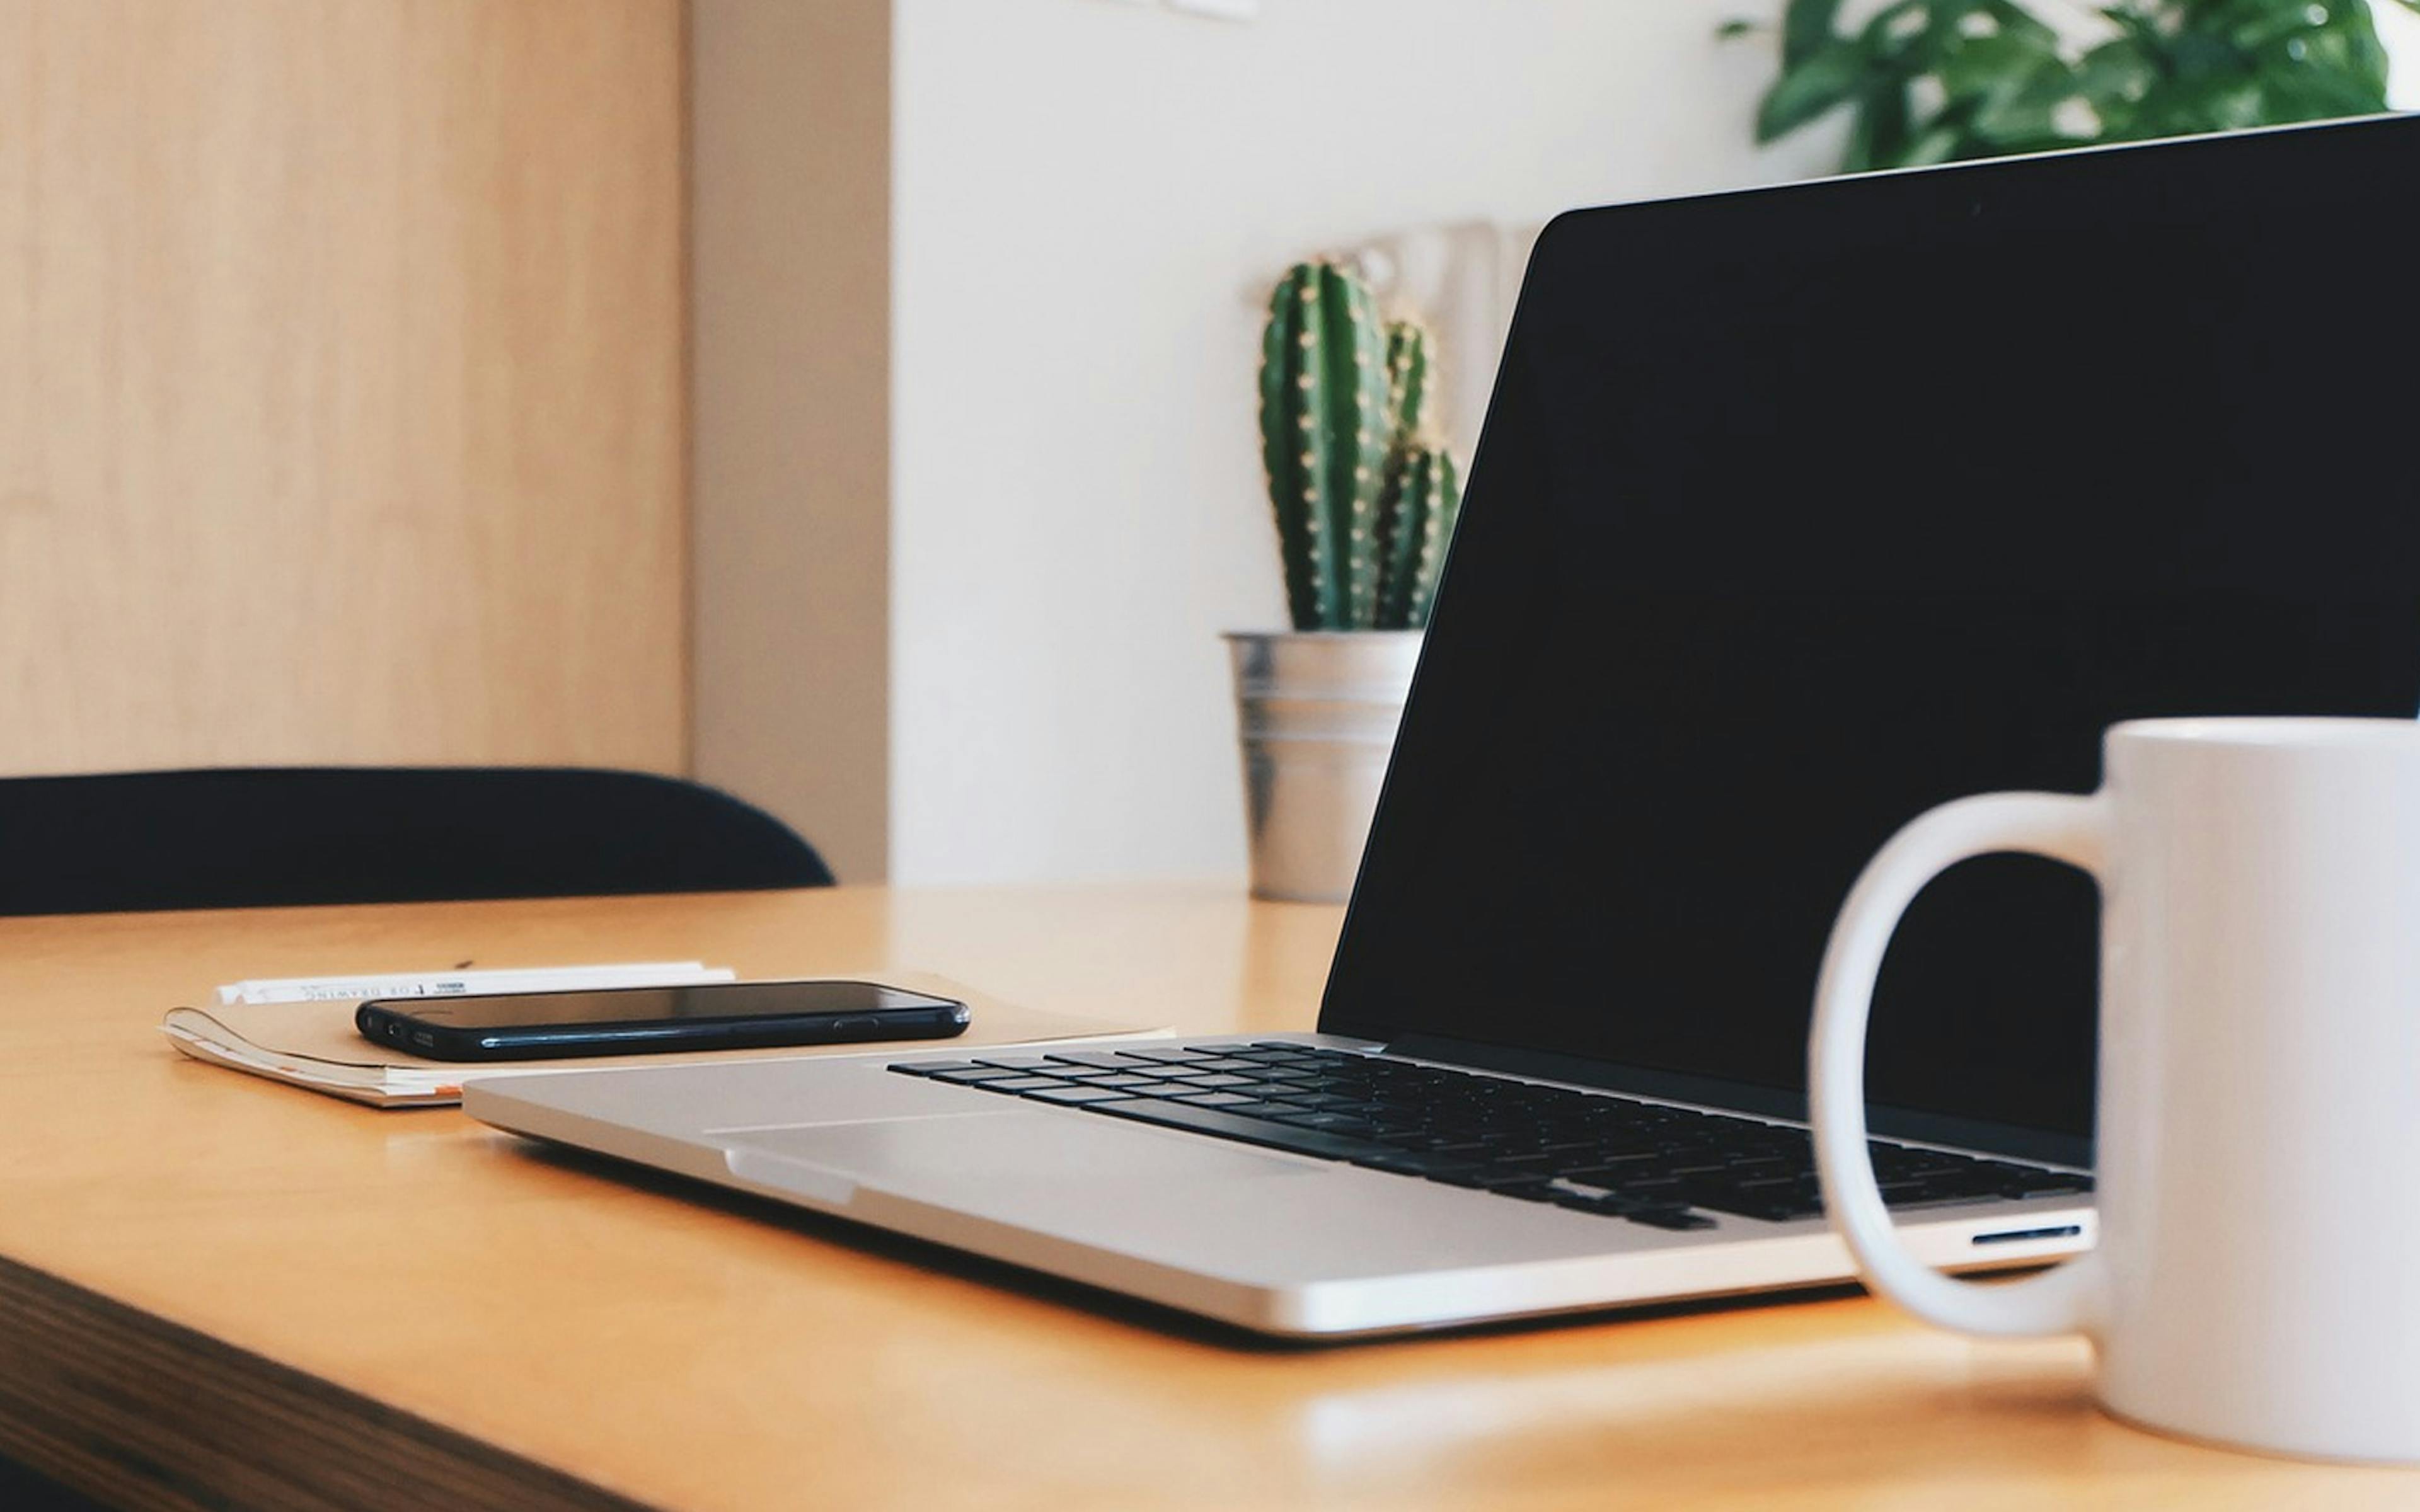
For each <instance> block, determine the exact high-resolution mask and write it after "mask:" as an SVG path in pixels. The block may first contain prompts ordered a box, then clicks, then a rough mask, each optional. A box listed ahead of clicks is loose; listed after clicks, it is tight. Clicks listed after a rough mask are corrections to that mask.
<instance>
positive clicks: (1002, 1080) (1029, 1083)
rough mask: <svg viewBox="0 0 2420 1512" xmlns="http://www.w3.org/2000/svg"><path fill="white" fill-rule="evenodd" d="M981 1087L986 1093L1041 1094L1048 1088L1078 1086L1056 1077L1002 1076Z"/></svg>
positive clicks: (981, 1084) (984, 1083)
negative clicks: (1040, 1092)
mask: <svg viewBox="0 0 2420 1512" xmlns="http://www.w3.org/2000/svg"><path fill="white" fill-rule="evenodd" d="M979 1085H980V1086H981V1088H983V1090H985V1091H986V1092H1039V1091H1041V1090H1043V1089H1044V1088H1062V1089H1064V1088H1072V1087H1074V1086H1075V1085H1076V1084H1075V1083H1074V1082H1066V1081H1061V1080H1060V1079H1059V1078H1058V1077H1056V1076H1000V1077H994V1078H993V1079H992V1080H990V1081H986V1082H983V1083H980V1084H979Z"/></svg>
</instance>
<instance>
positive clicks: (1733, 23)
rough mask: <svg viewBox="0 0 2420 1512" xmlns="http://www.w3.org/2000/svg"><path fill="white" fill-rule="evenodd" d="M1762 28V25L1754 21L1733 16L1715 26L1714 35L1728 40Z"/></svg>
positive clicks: (1759, 30)
mask: <svg viewBox="0 0 2420 1512" xmlns="http://www.w3.org/2000/svg"><path fill="white" fill-rule="evenodd" d="M1762 30H1764V28H1763V26H1761V25H1760V24H1759V23H1756V22H1753V21H1743V20H1741V19H1739V18H1737V17H1734V18H1732V19H1731V20H1730V21H1727V22H1724V23H1722V24H1721V25H1719V26H1717V27H1715V28H1714V35H1715V36H1716V37H1718V38H1720V39H1722V40H1724V41H1726V42H1728V41H1730V39H1732V38H1734V37H1746V36H1749V35H1751V34H1753V33H1756V32H1761V31H1762Z"/></svg>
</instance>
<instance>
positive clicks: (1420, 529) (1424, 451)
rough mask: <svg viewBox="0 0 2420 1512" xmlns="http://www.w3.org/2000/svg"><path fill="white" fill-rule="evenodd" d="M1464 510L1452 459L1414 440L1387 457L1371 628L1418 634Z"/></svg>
mask: <svg viewBox="0 0 2420 1512" xmlns="http://www.w3.org/2000/svg"><path fill="white" fill-rule="evenodd" d="M1461 509H1462V478H1461V475H1460V473H1459V471H1457V470H1456V468H1455V467H1454V463H1453V454H1452V453H1451V452H1449V451H1447V450H1446V449H1445V447H1444V446H1443V445H1442V444H1441V443H1439V442H1437V441H1435V440H1429V439H1426V438H1424V437H1419V436H1414V437H1411V438H1408V439H1406V440H1403V441H1400V442H1398V443H1397V445H1396V447H1395V449H1394V450H1393V451H1392V452H1390V453H1389V454H1388V457H1387V470H1386V476H1385V478H1384V480H1383V483H1382V486H1381V487H1380V489H1379V495H1378V542H1379V552H1380V554H1381V556H1382V557H1383V558H1384V560H1385V563H1386V566H1385V569H1384V572H1383V575H1382V577H1381V579H1380V582H1379V587H1378V612H1377V617H1376V619H1375V620H1374V621H1373V628H1375V629H1380V630H1417V629H1419V628H1420V627H1421V626H1423V625H1427V624H1428V623H1429V609H1430V607H1431V606H1432V605H1434V604H1435V602H1436V586H1437V573H1438V570H1439V569H1440V568H1442V567H1443V566H1444V565H1445V548H1446V542H1447V540H1448V539H1449V538H1450V536H1451V535H1452V534H1453V520H1454V516H1455V515H1456V514H1458V513H1459V512H1460V511H1461Z"/></svg>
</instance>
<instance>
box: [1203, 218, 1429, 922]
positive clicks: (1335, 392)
mask: <svg viewBox="0 0 2420 1512" xmlns="http://www.w3.org/2000/svg"><path fill="white" fill-rule="evenodd" d="M1434 347H1435V342H1434V341H1433V340H1432V338H1431V337H1430V335H1429V332H1428V331H1427V329H1426V328H1425V327H1423V326H1421V325H1420V324H1419V322H1418V321H1417V320H1412V319H1399V320H1396V321H1394V322H1393V323H1392V324H1388V323H1386V322H1384V321H1382V320H1381V318H1380V316H1379V314H1378V301H1377V299H1376V296H1374V295H1373V293H1372V292H1371V290H1370V288H1369V286H1368V285H1366V284H1364V283H1363V282H1362V281H1361V280H1360V279H1359V278H1358V277H1357V276H1356V275H1354V274H1353V273H1352V272H1351V271H1350V270H1346V269H1345V268H1343V267H1342V266H1340V265H1338V264H1336V263H1334V262H1330V261H1327V260H1325V259H1322V260H1318V261H1313V262H1307V263H1300V264H1297V265H1296V266H1295V267H1294V268H1293V269H1291V270H1288V272H1287V273H1286V275H1285V277H1284V278H1282V279H1280V281H1279V282H1278V285H1277V288H1276V289H1275V291H1274V292H1272V293H1271V295H1270V297H1269V321H1268V329H1267V332H1266V333H1265V336H1264V341H1263V347H1262V362H1261V455H1262V460H1263V462H1264V465H1265V469H1266V472H1267V477H1268V489H1269V502H1270V504H1271V505H1272V507H1273V508H1274V510H1275V512H1276V517H1277V529H1278V547H1279V554H1280V558H1281V560H1282V562H1283V564H1284V569H1285V589H1286V603H1287V606H1288V608H1289V609H1290V610H1291V612H1292V616H1293V619H1294V629H1293V630H1292V631H1290V632H1287V631H1280V632H1271V633H1238V634H1231V635H1229V636H1228V637H1227V641H1228V645H1229V649H1230V651H1231V653H1232V655H1233V660H1234V670H1235V698H1236V705H1237V728H1238V733H1239V736H1240V739H1241V743H1242V746H1243V758H1244V785H1245V798H1246V808H1247V819H1248V823H1249V827H1250V835H1251V853H1252V895H1253V896H1254V897H1258V898H1280V899H1290V900H1299V901H1309V902H1337V901H1342V899H1343V898H1344V897H1345V895H1346V894H1347V893H1349V892H1350V891H1351V890H1352V887H1353V877H1354V872H1356V870H1357V868H1358V867H1359V864H1360V858H1361V846H1362V842H1363V841H1364V840H1366V839H1367V838H1368V835H1369V830H1370V818H1371V814H1372V812H1373V810H1375V808H1376V806H1377V801H1378V786H1379V783H1380V781H1381V779H1383V778H1384V777H1385V775H1386V770H1387V757H1388V751H1389V749H1390V748H1392V746H1393V743H1394V738H1395V724H1396V721H1397V719H1398V718H1399V717H1400V716H1401V715H1402V713H1403V704H1404V692H1405V690H1406V689H1407V688H1408V687H1410V686H1411V676H1412V667H1413V664H1414V663H1415V662H1416V661H1417V660H1418V659H1419V645H1420V631H1421V628H1422V626H1424V625H1427V624H1428V617H1429V606H1430V605H1431V603H1432V602H1433V601H1434V600H1435V596H1436V585H1437V575H1438V572H1439V570H1440V569H1441V568H1442V567H1443V565H1444V563H1445V550H1446V543H1447V540H1448V538H1449V537H1450V535H1451V534H1452V532H1453V521H1454V515H1455V512H1456V511H1457V510H1459V509H1460V507H1461V504H1462V480H1461V474H1460V470H1459V469H1458V468H1457V467H1456V466H1455V463H1454V459H1453V456H1452V455H1451V454H1450V452H1449V451H1448V450H1447V449H1446V446H1445V443H1444V442H1443V441H1442V440H1439V439H1438V434H1437V429H1436V424H1435V413H1434V411H1435V351H1434Z"/></svg>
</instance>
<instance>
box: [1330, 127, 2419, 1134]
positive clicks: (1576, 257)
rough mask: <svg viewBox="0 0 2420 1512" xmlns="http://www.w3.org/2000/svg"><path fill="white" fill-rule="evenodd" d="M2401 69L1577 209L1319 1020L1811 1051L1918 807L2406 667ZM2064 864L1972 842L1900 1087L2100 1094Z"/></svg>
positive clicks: (1549, 253)
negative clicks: (1839, 916) (2096, 141)
mask: <svg viewBox="0 0 2420 1512" xmlns="http://www.w3.org/2000/svg"><path fill="white" fill-rule="evenodd" d="M2415 183H2420V121H2410V120H2393V121H2381V122H2366V123H2356V124H2351V125H2344V126H2335V127H2327V128H2319V129H2313V130H2304V131H2291V132H2283V133H2272V134H2262V135H2255V136H2246V137H2236V138H2227V139H2217V140H2209V141H2203V142H2196V143H2187V144H2180V145H2175V146H2164V147H2149V148H2138V149H2131V150H2127V151H2120V152H2109V153H2091V154H2082V155H2075V156H2070V157H2063V158H2056V159H2047V160H2039V161H2034V162H2009V163H2001V164H1990V165H1984V166H1978V167H1972V168H1962V169H1957V170H1951V171H1947V172H1940V173H1926V174H1915V175H1905V176H1887V177H1875V178H1868V179H1857V180H1844V181H1838V182H1833V183H1828V184H1818V185H1808V186H1799V187H1792V188H1787V189H1782V190H1776V191H1763V192H1756V193H1745V194H1735V195H1726V196H1720V197H1715V198H1710V199H1701V200H1694V201H1678V202H1668V203H1662V204H1651V205H1641V206H1631V207H1617V208H1609V209H1603V210H1593V211H1587V212H1582V213H1579V214H1575V215H1573V216H1567V217H1565V218H1563V219H1561V220H1559V221H1558V222H1557V223H1555V224H1554V225H1553V226H1551V227H1550V228H1549V229H1548V231H1547V233H1546V235H1545V236H1544V239H1542V241H1541V242H1540V245H1539V248H1538V251H1537V254H1536V255H1535V257H1534V258H1533V260H1532V263H1531V266H1530V270H1529V275H1528V284H1527V285H1526V287H1525V289H1524V292H1523V295H1522V300H1521V307H1520V312H1519V315H1518V317H1517V319H1516V320H1515V323H1514V331H1513V335H1512V341H1511V343H1510V346H1509V348H1508V350H1507V353H1506V356H1505V360H1504V366H1503V369H1502V373H1501V375H1500V377H1499V378H1498V384H1497V393H1496V398H1495V402H1494V405H1493V408H1492V409H1491V410H1490V412H1489V415H1488V418H1487V425H1486V434H1485V437H1484V439H1483V440H1482V441H1481V447H1480V454H1479V456H1478V458H1477V461H1476V466H1475V469H1474V472H1473V476H1472V479H1471V483H1470V487H1469V494H1468V499H1467V501H1466V506H1465V511H1464V515H1463V520H1462V525H1461V528H1460V531H1459V532H1458V534H1457V536H1456V539H1455V541H1454V544H1453V548H1452V553H1451V557H1450V564H1449V566H1448V569H1447V577H1446V581H1445V585H1444V589H1443V592H1442V594H1441V598H1440V602H1439V605H1438V609H1437V612H1436V615H1435V620H1434V622H1433V624H1432V625H1431V629H1430V634H1429V641H1428V645H1427V648H1426V652H1425V657H1424V660H1423V663H1422V665H1421V669H1420V672H1419V680H1418V683H1417V686H1416V688H1415V691H1414V694H1413V697H1412V701H1411V703H1410V706H1409V708H1408V709H1407V711H1406V714H1405V717H1404V727H1403V730H1402V733H1401V734H1400V736H1399V737H1398V741H1397V747H1396V757H1395V763H1394V766H1393V769H1392V771H1391V773H1390V775H1389V778H1388V788H1387V792H1386V796H1385V798H1384V800H1383V802H1382V805H1381V809H1380V813H1379V818H1378V822H1377V825H1376V827H1375V830H1374V832H1373V836H1372V839H1371V842H1370V848H1369V852H1368V855H1367V856H1366V859H1365V862H1364V866H1363V872H1362V876H1361V881H1360V884H1359V887H1358V888H1357V892H1356V896H1355V900H1354V904H1353V907H1352V910H1351V914H1350V917H1349V919H1348V921H1347V924H1346V928H1345V933H1344V938H1343V942H1342V946H1341V948H1340V950H1339V953H1338V956H1337V961H1336V964H1335V968H1334V971H1333V974H1332V976H1331V979H1330V981H1329V985H1328V991H1327V996H1326V1006H1325V1010H1324V1011H1323V1014H1322V1018H1321V1026H1322V1027H1323V1028H1326V1029H1330V1030H1338V1031H1343V1032H1352V1033H1358V1034H1366V1035H1374V1036H1378V1037H1381V1038H1388V1039H1393V1038H1398V1037H1402V1036H1435V1037H1442V1038H1445V1039H1449V1040H1454V1041H1467V1042H1471V1043H1475V1044H1479V1045H1488V1046H1499V1047H1512V1048H1516V1049H1519V1050H1522V1051H1531V1052H1546V1053H1552V1054H1555V1055H1559V1056H1565V1057H1582V1058H1584V1059H1587V1060H1590V1061H1593V1062H1599V1063H1604V1064H1606V1065H1610V1066H1619V1067H1629V1068H1643V1069H1646V1070H1648V1071H1651V1072H1677V1073H1683V1074H1686V1075H1688V1076H1693V1077H1701V1078H1709V1079H1712V1080H1714V1081H1717V1082H1722V1083H1731V1084H1739V1085H1743V1086H1746V1087H1752V1088H1774V1089H1779V1090H1780V1091H1782V1092H1785V1093H1788V1092H1797V1091H1800V1090H1802V1089H1803V1088H1804V1086H1805V1072H1804V1058H1805V1054H1806V1043H1805V1037H1806V1030H1807V1017H1808V1012H1809V1003H1810V998H1811V995H1812V990H1813V984H1814V980H1815V973H1816V966H1817V963H1818V961H1819V959H1820V957H1821V955H1822V952H1823V942H1824V938H1825V934H1826V932H1827V930H1828V928H1829V925H1830V923H1831V919H1832V917H1833V914H1834V912H1835V910H1836V909H1837V908H1838V904H1839V903H1840V900H1841V898H1842V896H1843V895H1844V894H1845V892H1846V891H1847V889H1848V887H1849V884H1850V882H1851V880H1852V879H1853V878H1854V876H1855V874H1856V872H1857V870H1858V868H1859V867H1860V866H1861V865H1862V864H1863V863H1864V862H1865V861H1866V859H1867V858H1868V857H1869V856H1871V855H1872V853H1873V851H1874V849H1875V848H1876V847H1877V846H1878V845H1880V844H1881V843H1882V841H1884V840H1885V838H1886V837H1887V836H1888V835H1889V834H1890V833H1891V832H1892V830H1893V829H1895V828H1896V827H1897V826H1898V825H1900V824H1901V823H1902V822H1904V821H1905V820H1907V819H1909V818H1912V817H1913V816H1914V815H1915V814H1916V812H1917V811H1918V810H1922V809H1924V808H1926V807H1927V806H1929V805H1931V804H1934V803H1938V802H1941V801H1943V800H1945V799H1948V798H1952V797H1957V796H1960V795H1964V794H1969V793H1978V792H1985V791H1990V790H1994V789H2003V788H2040V789H2052V790H2058V791H2066V792H2085V791H2089V790H2090V789H2091V788H2093V787H2094V786H2095V785H2097V783H2098V781H2099V776H2100V750H2099V734H2100V732H2101V730H2102V727H2103V726H2104V725H2106V724H2108V723H2110V722H2112V721H2114V720H2118V719H2121V718H2128V717H2143V716H2154V715H2181V714H2236V713H2245V714H2250V713H2261V714H2266V713H2331V714H2368V715H2389V716H2403V717H2409V716H2411V715H2412V713H2413V712H2414V710H2415V709H2420V421H2415V397H2414V396H2415V392H2416V391H2415V389H2414V387H2413V385H2412V381H2411V376H2410V375H2411V373H2412V365H2413V363H2414V361H2415V359H2420V293H2415V292H2413V291H2412V290H2411V289H2410V288H2409V287H2408V280H2406V279H2405V278H2403V277H2402V275H2401V274H2400V273H2399V272H2397V266H2398V259H2399V257H2400V255H2401V252H2402V250H2403V249H2405V248H2408V247H2411V246H2412V245H2415V244H2420V195H2414V194H2413V193H2412V185H2413V184H2415ZM2096 908H2097V900H2096V895H2095V892H2094V889H2093V887H2092V885H2091V883H2090V882H2089V881H2087V880H2086V879H2085V878H2084V877H2083V876H2081V875H2080V874H2078V873H2075V872H2068V871H2066V870H2065V869H2063V868H2060V867H2058V866H2056V865H2055V864H2052V863H2049V862H2045V861H2039V860H2031V859H2024V858H2017V857H1991V858H1986V859H1983V860H1979V861H1974V862H1969V863H1967V864H1965V865H1963V866H1962V867H1959V868H1957V869H1955V870H1953V871H1952V872H1950V873H1949V874H1948V875H1947V876H1946V877H1944V878H1943V879H1942V880H1941V881H1940V882H1938V883H1936V884H1935V886H1934V887H1932V888H1931V891H1929V892H1928V893H1927V894H1926V895H1925V896H1924V897H1923V898H1921V899H1920V900H1918V903H1917V904H1916V907H1915V908H1914V909H1913V910H1912V911H1911V912H1910V914H1909V917H1908V918H1907V920H1906V922H1905V924H1904V925H1903V927H1902V928H1901V931H1900V936H1899V939H1898V941H1897V943H1896V944H1895V945H1894V947H1893V948H1892V951H1891V954H1890V957H1889V959H1888V961H1887V963H1886V964H1885V971H1884V980H1883V983H1882V986H1881V990H1880V992H1879V994H1878V996H1877V1001H1876V1008H1875V1015H1874V1029H1873V1037H1872V1041H1871V1048H1870V1052H1869V1092H1870V1094H1871V1096H1872V1098H1873V1100H1874V1101H1875V1102H1876V1103H1879V1104H1886V1105H1890V1106H1894V1107H1898V1108H1905V1109H1914V1110H1918V1111H1919V1112H1922V1113H1931V1114H1938V1115H1947V1116H1953V1117H1957V1118H1961V1119H1983V1120H1989V1121H1990V1122H1993V1123H1996V1124H2003V1125H2013V1126H2019V1127H2022V1128H2026V1129H2033V1130H2040V1131H2047V1132H2050V1133H2052V1134H2060V1135H2085V1134H2088V1132H2089V1129H2090V1124H2091V1109H2092V1071H2093V1049H2092V1041H2093V1022H2094V1002H2093V998H2094V977H2095V971H2096V963H2095V946H2094V938H2095V922H2096Z"/></svg>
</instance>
